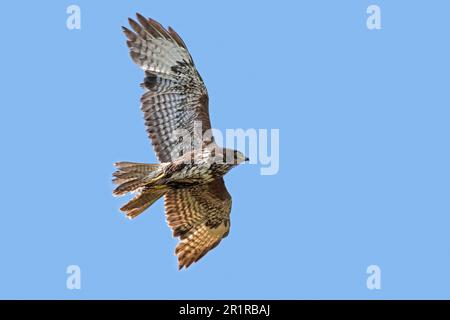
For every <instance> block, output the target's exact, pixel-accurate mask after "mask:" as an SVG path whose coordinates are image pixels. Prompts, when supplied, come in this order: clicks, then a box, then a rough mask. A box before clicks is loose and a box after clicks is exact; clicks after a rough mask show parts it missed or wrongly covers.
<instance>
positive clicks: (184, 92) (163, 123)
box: [123, 14, 211, 162]
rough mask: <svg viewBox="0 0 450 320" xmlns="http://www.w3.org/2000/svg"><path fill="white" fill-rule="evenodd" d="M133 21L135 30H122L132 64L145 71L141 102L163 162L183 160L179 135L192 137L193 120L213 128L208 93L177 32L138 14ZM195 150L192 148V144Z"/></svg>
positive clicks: (149, 132)
mask: <svg viewBox="0 0 450 320" xmlns="http://www.w3.org/2000/svg"><path fill="white" fill-rule="evenodd" d="M137 19H138V21H139V23H140V24H138V23H137V22H135V21H134V20H132V19H129V23H130V26H131V27H132V29H133V30H134V32H132V31H130V30H129V29H127V28H125V27H123V31H124V33H125V35H126V36H127V38H128V41H127V44H128V47H129V48H130V55H131V58H132V59H133V61H134V62H135V63H136V64H137V65H139V66H140V67H141V68H142V69H143V70H144V71H145V78H144V82H143V83H142V84H141V86H142V87H143V88H144V89H145V93H144V95H143V96H142V98H141V102H142V105H141V109H142V111H143V112H144V118H145V124H146V127H147V132H148V135H149V137H150V138H151V140H152V144H153V147H154V150H155V153H156V155H157V157H158V159H159V160H160V161H161V162H169V161H171V160H173V159H175V158H178V157H179V156H180V150H181V148H182V146H181V143H180V139H179V137H180V131H178V132H177V131H176V130H180V129H182V130H185V132H187V133H188V134H189V135H190V137H189V138H190V139H192V136H193V132H194V122H195V121H199V124H201V126H202V134H203V133H204V132H205V131H206V130H208V129H210V128H211V123H210V120H209V112H208V93H207V91H206V87H205V85H204V83H203V80H202V78H201V77H200V74H199V73H198V72H197V70H196V69H195V66H194V62H193V60H192V57H191V55H190V54H189V52H188V50H187V48H186V45H185V44H184V42H183V40H181V38H180V37H179V36H178V34H177V33H176V32H175V31H174V30H173V29H172V28H170V27H169V28H168V29H167V30H166V29H164V28H163V27H162V26H161V25H160V24H159V23H158V22H156V21H155V20H152V19H146V18H144V17H143V16H141V15H140V14H137ZM189 147H190V145H189Z"/></svg>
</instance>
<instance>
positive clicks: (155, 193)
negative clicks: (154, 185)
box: [120, 187, 168, 219]
mask: <svg viewBox="0 0 450 320" xmlns="http://www.w3.org/2000/svg"><path fill="white" fill-rule="evenodd" d="M167 191H168V189H167V188H165V187H163V188H160V189H148V190H145V191H143V192H142V193H139V194H138V195H137V196H136V197H134V198H133V199H131V200H130V201H129V202H128V203H127V204H125V205H124V206H123V207H122V208H120V210H121V211H122V212H124V213H125V214H126V215H127V217H128V218H130V219H133V218H135V217H136V216H138V215H139V214H141V213H142V212H144V211H145V210H146V209H147V208H148V207H150V206H151V205H152V204H153V203H155V202H156V201H157V200H158V199H159V198H161V197H162V196H163V195H164V194H165V193H166V192H167Z"/></svg>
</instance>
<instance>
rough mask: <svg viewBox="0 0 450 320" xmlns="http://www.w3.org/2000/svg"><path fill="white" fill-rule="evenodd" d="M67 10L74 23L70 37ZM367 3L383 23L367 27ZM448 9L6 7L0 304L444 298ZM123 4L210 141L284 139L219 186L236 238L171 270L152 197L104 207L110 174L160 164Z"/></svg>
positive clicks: (362, 5) (400, 4)
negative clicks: (266, 170)
mask: <svg viewBox="0 0 450 320" xmlns="http://www.w3.org/2000/svg"><path fill="white" fill-rule="evenodd" d="M71 4H76V5H79V6H80V8H81V30H68V29H67V28H66V19H67V14H66V8H67V7H68V6H69V5H71ZM371 4H376V5H378V6H379V7H380V8H381V24H382V28H381V30H368V29H367V27H366V19H367V17H368V15H367V13H366V8H367V7H368V6H369V5H371ZM449 10H450V5H449V3H448V2H446V1H433V2H430V1H423V0H422V1H414V2H413V3H411V2H410V1H379V0H378V1H370V2H369V1H270V2H269V1H258V2H256V1H246V2H242V1H226V2H225V1H221V2H218V1H214V2H212V1H210V2H206V1H195V2H193V3H189V4H188V3H187V2H186V1H122V2H119V1H117V2H114V3H112V2H107V1H95V2H94V1H73V2H67V1H58V3H56V2H55V3H52V4H50V3H46V4H38V3H35V2H31V1H15V2H12V1H9V2H8V3H3V4H2V10H1V12H0V26H1V28H0V30H1V31H0V33H1V39H2V43H3V45H2V48H3V49H2V52H1V57H2V59H0V61H1V62H0V67H1V70H2V71H1V72H0V80H1V84H2V94H1V96H0V101H1V109H0V141H1V148H2V149H1V150H2V153H1V154H2V156H1V157H0V165H1V167H2V179H1V180H2V183H1V184H0V191H1V202H2V205H1V209H0V213H1V216H0V219H1V222H0V253H1V263H0V298H58V299H59V298H69V299H79V298H82V299H86V298H120V299H126V298H138V299H141V298H164V299H173V298H186V299H188V298H191V299H196V298H211V299H213V298H225V299H226V298H267V299H269V298H271V299H282V298H290V299H302V298H312V299H318V298H358V299H359V298H368V299H374V298H386V299H391V298H450V295H449V292H450V274H449V272H448V270H449V269H450V255H449V244H450V233H449V232H448V226H449V224H450V218H449V214H450V202H449V192H450V183H449V181H450V170H449V163H450V153H449V148H448V146H449V137H450V127H449V125H448V123H449V117H450V109H449V106H450V103H449V102H450V101H449V100H450V99H449V96H448V84H449V75H450V67H449V56H450V52H449V44H448V35H449V26H448V12H449ZM137 11H138V12H141V13H142V14H144V15H146V16H151V17H153V18H154V19H156V20H158V21H160V22H161V23H162V24H163V25H165V26H167V25H171V26H172V27H173V28H174V29H175V30H177V32H178V33H179V34H180V35H181V37H182V38H183V39H184V41H185V42H186V44H187V46H188V48H189V49H190V52H191V54H192V56H193V58H194V60H195V62H196V66H197V68H198V69H199V72H200V73H201V75H202V77H203V79H204V80H205V83H206V85H207V87H208V91H209V95H210V111H211V118H212V123H213V126H214V127H215V128H218V129H221V130H224V129H226V128H244V129H247V128H256V129H259V128H262V129H279V130H280V170H279V172H278V173H277V174H276V175H272V176H262V175H260V166H259V165H245V166H241V167H238V168H236V169H234V170H233V171H231V172H230V174H229V175H227V176H226V178H225V180H226V183H227V186H228V189H229V191H230V193H231V194H232V196H233V209H232V213H231V214H232V216H231V219H232V229H231V232H230V235H229V236H228V238H226V239H225V240H224V241H223V242H222V243H221V244H220V246H219V247H217V248H216V249H215V250H214V251H212V252H210V253H209V254H208V255H207V256H206V257H205V258H204V259H202V260H201V262H200V263H197V264H195V265H193V266H192V267H191V268H190V269H189V270H187V271H182V272H179V271H178V270H177V261H176V257H175V256H174V254H173V251H174V248H175V245H176V239H173V238H172V237H171V231H170V230H169V228H168V227H167V226H166V223H165V218H164V214H163V203H162V201H160V202H158V203H156V204H155V205H154V206H153V207H152V208H151V209H150V210H148V211H147V212H145V214H142V215H141V216H140V217H139V218H137V219H135V220H133V221H129V220H127V219H125V218H124V217H123V216H122V215H121V214H120V213H119V211H118V208H119V207H120V206H121V205H122V204H123V203H124V200H123V199H117V198H113V197H112V196H111V191H112V189H113V185H112V184H111V181H110V180H111V174H112V172H113V166H112V163H113V162H115V161H119V160H130V161H142V162H155V161H156V159H155V156H154V154H153V151H152V149H151V146H150V143H149V141H148V140H147V137H146V134H145V129H144V124H143V120H142V115H141V113H140V110H139V97H140V94H141V92H142V91H141V89H140V88H139V86H138V84H139V83H140V81H141V80H142V72H141V71H140V70H139V69H138V68H137V67H136V66H135V65H134V64H133V63H132V62H131V60H130V59H129V57H128V51H127V47H126V45H125V39H124V36H123V35H122V33H121V29H120V26H121V25H125V24H126V23H127V18H128V17H129V16H133V15H134V13H135V12H137ZM69 265H79V266H80V268H81V283H82V288H81V290H68V289H67V288H66V278H67V274H66V268H67V266H69ZM369 265H378V266H379V267H380V269H381V289H380V290H369V289H368V288H367V287H366V279H367V277H368V275H367V274H366V269H367V267H368V266H369Z"/></svg>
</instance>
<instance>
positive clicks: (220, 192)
mask: <svg viewBox="0 0 450 320" xmlns="http://www.w3.org/2000/svg"><path fill="white" fill-rule="evenodd" d="M137 18H138V21H139V24H138V23H137V22H135V21H134V20H132V19H129V22H130V25H131V27H132V28H133V30H134V32H133V31H131V30H129V29H127V28H123V30H124V33H125V35H126V36H127V38H128V41H127V44H128V47H129V48H130V55H131V57H132V59H133V61H134V62H135V63H136V64H138V65H139V66H140V67H141V68H142V69H143V70H144V72H145V77H144V81H143V83H142V84H141V86H142V87H143V88H144V90H145V92H144V94H143V96H142V98H141V102H142V106H141V109H142V111H143V112H144V118H145V124H146V126H147V132H148V134H149V137H150V138H151V140H152V144H153V147H154V150H155V153H156V155H157V157H158V159H159V160H160V161H161V163H160V164H145V163H134V162H118V163H116V164H115V165H116V167H117V169H118V170H117V171H116V172H115V173H114V177H115V178H114V180H113V181H114V182H115V183H116V184H117V185H118V186H117V188H116V189H115V190H114V192H113V193H114V195H117V196H121V195H124V194H127V193H134V194H135V197H134V198H133V199H132V200H130V201H129V202H128V203H127V204H125V205H124V206H123V207H122V208H121V210H122V211H123V212H125V214H126V215H127V216H128V217H129V218H134V217H136V216H137V215H139V214H140V213H142V212H143V211H145V210H146V209H147V208H148V207H150V206H151V205H152V204H153V203H154V202H155V201H156V200H158V199H159V198H160V197H162V196H165V208H166V217H167V221H168V224H169V226H170V227H171V228H172V229H173V234H174V236H177V237H180V240H181V241H180V243H179V244H178V246H177V248H176V250H175V252H176V254H177V255H178V261H179V268H182V267H186V268H187V267H188V266H189V265H191V264H192V263H193V262H195V261H198V260H199V259H200V258H201V257H203V256H204V255H205V254H206V253H207V252H208V251H209V250H211V249H212V248H214V247H215V246H216V245H217V244H219V242H220V241H221V239H222V238H223V237H225V236H227V235H228V232H229V228H230V210H231V196H230V195H229V193H228V191H227V189H226V187H225V184H224V181H223V178H222V177H223V176H224V175H225V174H226V173H227V172H228V171H229V170H230V169H231V168H233V167H235V166H236V165H238V164H240V163H241V162H243V161H245V160H247V159H246V158H245V157H244V156H243V154H242V153H240V152H239V151H236V150H231V149H225V148H220V147H219V146H218V145H216V144H215V142H214V139H213V138H209V139H206V140H205V141H203V134H204V133H205V132H206V131H207V130H209V129H211V124H210V120H209V111H208V94H207V91H206V87H205V86H204V84H203V81H202V79H201V77H200V75H199V73H198V72H197V70H196V69H195V66H194V63H193V60H192V57H191V55H190V54H189V52H188V50H187V48H186V45H185V44H184V42H183V41H182V40H181V38H180V37H179V36H178V34H177V33H176V32H175V31H174V30H173V29H171V28H170V27H169V28H168V29H167V30H166V29H164V28H163V27H162V26H161V25H160V24H159V23H158V22H156V21H154V20H152V19H147V18H144V17H143V16H141V15H139V14H137ZM196 123H199V124H200V126H201V128H202V129H201V130H202V132H201V134H202V137H201V139H202V141H196V142H198V143H194V144H188V146H189V147H190V148H188V149H187V150H186V145H184V144H183V143H181V141H182V140H183V139H188V140H190V139H191V138H192V139H194V140H195V139H196V140H198V137H197V138H195V134H194V127H195V124H196ZM180 131H181V132H183V137H182V138H183V139H180ZM194 146H195V147H194Z"/></svg>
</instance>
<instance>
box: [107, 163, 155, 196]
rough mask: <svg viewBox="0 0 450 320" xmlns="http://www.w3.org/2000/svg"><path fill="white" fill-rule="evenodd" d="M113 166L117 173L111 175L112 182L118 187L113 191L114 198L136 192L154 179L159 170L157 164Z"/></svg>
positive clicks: (118, 164)
mask: <svg viewBox="0 0 450 320" xmlns="http://www.w3.org/2000/svg"><path fill="white" fill-rule="evenodd" d="M114 166H115V167H116V168H117V171H116V172H114V173H113V176H114V179H113V182H114V183H115V184H117V185H118V186H117V188H116V189H115V190H114V191H113V194H114V195H115V196H122V195H124V194H126V193H128V192H135V191H138V190H139V188H141V187H143V186H145V185H147V184H148V183H150V182H152V180H154V179H155V178H156V176H157V173H158V169H159V168H160V165H159V164H146V163H135V162H117V163H115V164H114Z"/></svg>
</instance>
